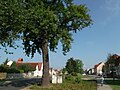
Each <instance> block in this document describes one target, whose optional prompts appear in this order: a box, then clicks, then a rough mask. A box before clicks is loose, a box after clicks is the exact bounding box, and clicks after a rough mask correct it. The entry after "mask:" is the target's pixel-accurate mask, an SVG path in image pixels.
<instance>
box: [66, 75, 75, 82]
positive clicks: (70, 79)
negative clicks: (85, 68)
mask: <svg viewBox="0 0 120 90" xmlns="http://www.w3.org/2000/svg"><path fill="white" fill-rule="evenodd" d="M65 79H66V80H68V81H73V80H74V78H73V76H72V75H67V76H66V77H65Z"/></svg>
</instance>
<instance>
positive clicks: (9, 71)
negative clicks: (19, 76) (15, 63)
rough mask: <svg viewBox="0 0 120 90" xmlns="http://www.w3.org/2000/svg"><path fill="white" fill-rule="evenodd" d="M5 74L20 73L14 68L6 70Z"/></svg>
mask: <svg viewBox="0 0 120 90" xmlns="http://www.w3.org/2000/svg"><path fill="white" fill-rule="evenodd" d="M6 72H7V73H20V71H19V70H18V69H16V68H8V69H7V71H6Z"/></svg>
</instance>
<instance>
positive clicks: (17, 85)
mask: <svg viewBox="0 0 120 90" xmlns="http://www.w3.org/2000/svg"><path fill="white" fill-rule="evenodd" d="M40 82H41V78H32V79H31V78H28V79H19V80H8V81H5V82H4V83H3V84H0V90H21V89H23V88H25V87H28V86H30V85H34V84H40Z"/></svg>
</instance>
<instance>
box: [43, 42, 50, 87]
mask: <svg viewBox="0 0 120 90" xmlns="http://www.w3.org/2000/svg"><path fill="white" fill-rule="evenodd" d="M41 49H42V57H43V76H42V87H44V88H49V84H50V77H49V53H48V42H47V40H45V41H44V44H43V45H42V48H41Z"/></svg>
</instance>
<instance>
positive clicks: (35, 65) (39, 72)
mask: <svg viewBox="0 0 120 90" xmlns="http://www.w3.org/2000/svg"><path fill="white" fill-rule="evenodd" d="M21 64H29V65H31V66H32V67H33V68H35V71H33V76H40V77H42V75H43V63H42V62H23V58H19V59H18V61H17V67H18V66H19V65H21Z"/></svg>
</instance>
